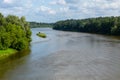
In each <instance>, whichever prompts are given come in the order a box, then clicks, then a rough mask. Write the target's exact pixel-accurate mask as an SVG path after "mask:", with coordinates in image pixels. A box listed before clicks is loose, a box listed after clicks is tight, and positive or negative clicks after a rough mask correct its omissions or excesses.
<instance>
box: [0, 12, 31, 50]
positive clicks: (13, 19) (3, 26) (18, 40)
mask: <svg viewBox="0 0 120 80" xmlns="http://www.w3.org/2000/svg"><path fill="white" fill-rule="evenodd" d="M30 41H31V30H30V27H29V23H28V22H27V21H26V19H25V17H24V16H22V17H21V18H19V17H17V16H14V15H8V16H6V17H5V16H4V15H2V13H0V50H6V49H8V48H12V49H16V50H23V49H26V48H28V47H29V45H30Z"/></svg>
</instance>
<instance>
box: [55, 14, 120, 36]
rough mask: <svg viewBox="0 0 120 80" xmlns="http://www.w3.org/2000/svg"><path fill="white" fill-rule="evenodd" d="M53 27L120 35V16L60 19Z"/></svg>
mask: <svg viewBox="0 0 120 80" xmlns="http://www.w3.org/2000/svg"><path fill="white" fill-rule="evenodd" d="M53 29H56V30H64V31H77V32H87V33H97V34H106V35H120V16H116V17H114V16H111V17H97V18H88V19H79V20H74V19H70V20H64V21H58V22H56V23H55V24H54V27H53Z"/></svg>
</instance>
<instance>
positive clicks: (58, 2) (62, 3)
mask: <svg viewBox="0 0 120 80" xmlns="http://www.w3.org/2000/svg"><path fill="white" fill-rule="evenodd" d="M50 4H53V5H66V1H65V0H57V1H56V0H54V1H52V2H50Z"/></svg>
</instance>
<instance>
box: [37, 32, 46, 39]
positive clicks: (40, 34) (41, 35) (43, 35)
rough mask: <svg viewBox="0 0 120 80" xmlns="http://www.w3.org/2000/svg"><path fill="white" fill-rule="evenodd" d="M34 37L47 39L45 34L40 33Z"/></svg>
mask: <svg viewBox="0 0 120 80" xmlns="http://www.w3.org/2000/svg"><path fill="white" fill-rule="evenodd" d="M36 35H37V36H39V37H42V38H46V37H47V36H46V34H45V33H40V32H39V33H37V34H36Z"/></svg>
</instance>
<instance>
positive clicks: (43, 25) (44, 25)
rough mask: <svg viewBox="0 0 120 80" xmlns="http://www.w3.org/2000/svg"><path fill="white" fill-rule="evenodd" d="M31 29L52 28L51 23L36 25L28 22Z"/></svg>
mask: <svg viewBox="0 0 120 80" xmlns="http://www.w3.org/2000/svg"><path fill="white" fill-rule="evenodd" d="M29 23H30V27H31V28H39V27H53V23H38V22H29Z"/></svg>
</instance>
